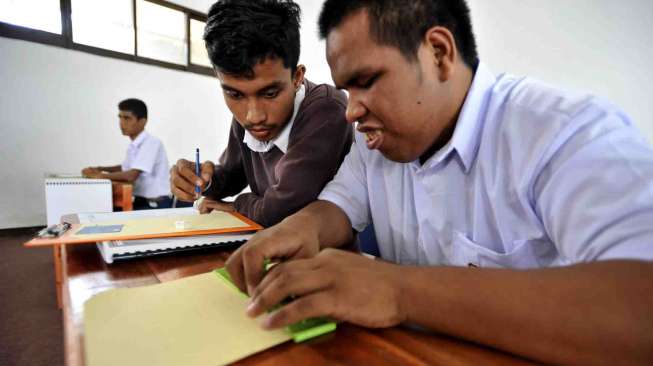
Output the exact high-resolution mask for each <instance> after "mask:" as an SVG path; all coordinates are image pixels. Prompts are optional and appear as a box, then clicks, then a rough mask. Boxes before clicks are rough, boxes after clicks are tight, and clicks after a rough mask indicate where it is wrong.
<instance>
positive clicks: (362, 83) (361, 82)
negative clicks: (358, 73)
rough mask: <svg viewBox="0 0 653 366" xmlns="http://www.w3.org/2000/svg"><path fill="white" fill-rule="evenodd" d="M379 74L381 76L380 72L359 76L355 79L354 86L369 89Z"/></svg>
mask: <svg viewBox="0 0 653 366" xmlns="http://www.w3.org/2000/svg"><path fill="white" fill-rule="evenodd" d="M379 76H381V74H374V75H371V76H366V77H361V78H359V79H358V80H356V86H357V87H359V88H361V89H369V88H371V87H372V85H374V83H375V82H376V81H377V80H378V79H379Z"/></svg>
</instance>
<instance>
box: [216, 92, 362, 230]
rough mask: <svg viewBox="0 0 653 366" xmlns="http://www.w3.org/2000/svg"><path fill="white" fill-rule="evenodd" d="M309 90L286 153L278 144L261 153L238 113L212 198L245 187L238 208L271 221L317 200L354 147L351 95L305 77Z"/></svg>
mask: <svg viewBox="0 0 653 366" xmlns="http://www.w3.org/2000/svg"><path fill="white" fill-rule="evenodd" d="M304 86H305V88H306V96H305V97H304V100H303V101H302V103H301V105H300V106H299V111H297V115H296V117H295V122H294V123H293V126H292V129H291V130H290V136H289V140H288V149H287V151H286V154H284V153H283V152H281V150H279V148H278V147H277V146H274V147H273V148H272V149H271V150H270V151H268V152H264V153H258V152H255V151H252V150H250V149H249V148H248V147H247V145H246V144H245V143H244V142H243V137H244V135H245V130H244V129H243V128H242V127H241V126H240V125H239V124H238V122H237V121H236V120H235V119H233V120H232V122H231V132H230V134H229V142H228V144H227V148H226V150H225V151H224V152H223V153H222V156H221V157H220V164H219V165H217V166H216V170H215V174H214V175H213V180H212V183H211V186H210V187H209V189H208V190H207V191H206V192H205V193H204V195H205V196H207V197H208V198H211V199H222V198H225V197H229V196H233V195H236V194H238V193H240V192H241V191H242V190H243V189H244V188H245V187H247V185H248V184H249V186H250V189H251V191H252V193H243V194H240V195H239V196H238V197H237V198H236V200H235V202H234V206H235V208H236V210H237V211H238V212H240V213H241V214H243V215H245V216H247V217H249V218H250V219H252V220H254V221H256V222H258V223H259V224H261V225H263V226H265V227H268V226H272V225H274V224H276V223H278V222H280V221H281V220H283V219H284V218H285V217H286V216H289V215H291V214H293V213H295V212H296V211H298V210H299V209H301V208H302V207H304V206H306V205H307V204H309V203H310V202H312V201H314V200H315V199H316V198H317V196H318V194H319V193H320V191H322V188H324V186H325V185H326V183H328V182H329V181H330V180H331V179H332V178H333V176H334V175H335V174H336V172H337V171H338V168H339V167H340V163H342V160H343V159H344V157H345V155H346V154H347V153H348V152H349V148H350V146H351V142H352V126H351V125H350V124H349V123H347V122H346V120H345V109H346V106H347V97H346V96H345V94H344V93H343V92H341V91H338V90H336V89H335V88H334V87H332V86H330V85H326V84H321V85H315V84H313V83H311V82H309V81H308V80H305V81H304Z"/></svg>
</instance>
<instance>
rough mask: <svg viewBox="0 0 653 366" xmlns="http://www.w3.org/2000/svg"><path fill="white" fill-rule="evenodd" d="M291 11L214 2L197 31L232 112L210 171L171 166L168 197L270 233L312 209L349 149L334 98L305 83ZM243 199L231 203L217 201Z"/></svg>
mask: <svg viewBox="0 0 653 366" xmlns="http://www.w3.org/2000/svg"><path fill="white" fill-rule="evenodd" d="M299 19H300V9H299V6H298V5H297V4H295V3H293V2H292V1H282V0H279V1H249V0H236V1H223V0H221V1H218V2H217V3H215V4H214V5H213V6H212V7H211V9H210V10H209V14H208V21H207V24H206V29H205V33H204V39H205V41H206V47H207V50H208V53H209V57H210V59H211V61H212V63H213V65H214V68H215V71H216V75H217V77H218V79H219V80H220V83H221V86H222V91H223V93H224V98H225V102H226V103H227V106H228V107H229V110H231V112H232V113H233V120H232V123H231V131H230V134H229V142H228V144H227V148H226V150H225V151H224V152H223V153H222V156H221V157H220V161H219V164H217V165H214V164H213V163H212V162H210V161H207V162H204V163H203V164H202V167H201V174H200V177H198V176H196V175H195V166H194V164H193V163H191V162H189V161H187V160H183V159H182V160H179V161H178V162H177V164H176V165H175V166H173V168H172V170H171V186H172V187H171V188H172V192H173V193H174V194H175V195H176V196H177V197H178V198H179V199H181V200H185V201H191V200H195V199H197V198H198V194H196V193H195V186H200V188H201V192H202V196H204V198H203V199H202V204H201V205H200V211H201V212H203V213H205V212H209V211H211V210H214V209H217V210H222V211H233V210H235V211H238V212H239V213H241V214H243V215H245V216H247V217H249V218H250V219H252V220H254V221H256V222H258V223H260V224H262V225H264V226H271V225H274V224H276V223H278V222H280V221H281V220H283V219H284V218H285V217H286V216H288V215H290V214H292V213H294V212H296V211H298V210H299V209H301V208H302V207H304V206H305V205H306V204H308V203H310V202H312V201H314V200H315V199H316V198H317V195H318V194H319V193H320V191H321V190H322V188H323V187H324V186H325V184H326V183H327V182H329V181H330V180H331V179H332V178H333V176H334V175H335V173H336V171H337V170H338V167H339V166H340V163H341V162H342V160H343V159H344V156H345V155H346V154H347V152H348V151H349V147H350V145H351V142H352V129H351V126H349V125H348V124H347V123H346V120H345V109H346V105H347V99H346V96H345V94H344V93H343V92H341V91H338V90H336V89H335V88H334V87H332V86H329V85H326V84H322V85H315V84H313V83H311V82H310V81H308V80H306V79H304V73H305V71H306V68H305V67H304V66H303V65H298V64H297V62H298V59H299ZM248 185H249V187H250V189H251V193H242V194H240V195H238V196H237V197H236V199H235V201H234V202H223V201H222V199H223V198H225V197H230V196H233V195H236V194H238V193H240V192H241V191H242V190H243V189H244V188H245V187H247V186H248Z"/></svg>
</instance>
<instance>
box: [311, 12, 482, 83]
mask: <svg viewBox="0 0 653 366" xmlns="http://www.w3.org/2000/svg"><path fill="white" fill-rule="evenodd" d="M360 10H367V12H368V15H369V22H370V35H371V37H372V39H374V40H375V41H376V42H377V43H379V44H382V45H388V46H393V47H396V48H398V49H399V51H401V53H402V55H404V57H405V58H406V59H408V60H409V61H410V60H415V59H416V58H417V49H418V48H419V45H420V43H421V42H422V40H423V37H424V33H425V32H426V31H427V30H428V29H429V28H431V27H433V26H442V27H445V28H447V29H449V31H450V32H451V33H452V34H453V36H454V38H455V40H456V46H457V47H458V51H459V52H460V55H461V57H462V59H463V61H464V62H465V63H466V64H467V65H468V66H469V67H471V68H472V69H473V70H474V69H476V67H477V66H478V62H479V61H478V54H477V52H476V39H475V38H474V31H473V29H472V21H471V16H470V11H469V7H468V6H467V2H466V1H465V0H327V1H325V2H324V5H323V6H322V12H321V13H320V18H319V32H320V37H321V38H322V39H326V38H327V36H328V35H329V33H330V32H331V31H332V30H333V29H334V28H336V27H338V26H339V25H340V24H341V23H342V21H343V20H344V19H345V18H346V17H347V16H349V15H352V14H354V13H356V12H358V11H360Z"/></svg>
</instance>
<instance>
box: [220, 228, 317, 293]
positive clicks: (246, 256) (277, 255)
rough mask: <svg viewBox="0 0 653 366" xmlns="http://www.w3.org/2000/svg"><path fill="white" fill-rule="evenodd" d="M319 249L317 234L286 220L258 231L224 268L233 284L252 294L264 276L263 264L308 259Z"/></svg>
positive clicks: (230, 258) (232, 256)
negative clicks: (268, 260) (274, 261)
mask: <svg viewBox="0 0 653 366" xmlns="http://www.w3.org/2000/svg"><path fill="white" fill-rule="evenodd" d="M319 250H320V245H319V241H318V237H317V234H314V233H312V232H309V231H307V230H301V226H298V225H295V224H293V223H292V221H288V219H286V220H284V221H282V222H281V223H279V224H277V225H275V226H272V227H271V228H269V229H266V230H262V231H259V232H258V233H257V234H256V235H254V236H253V237H252V238H251V239H250V240H249V241H248V242H247V243H245V245H243V246H242V247H240V248H238V250H236V251H235V252H234V253H233V254H232V255H231V256H230V257H229V259H228V260H227V263H226V265H225V267H226V268H227V272H229V276H231V279H232V280H233V282H234V284H235V285H236V286H237V287H238V288H239V289H240V290H241V291H243V292H247V293H249V294H251V293H252V291H253V290H254V288H256V286H257V285H258V284H259V282H261V279H262V278H263V275H264V268H263V266H264V262H265V260H266V259H270V260H294V259H300V258H311V257H313V256H315V255H316V254H317V253H318V252H319Z"/></svg>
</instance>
